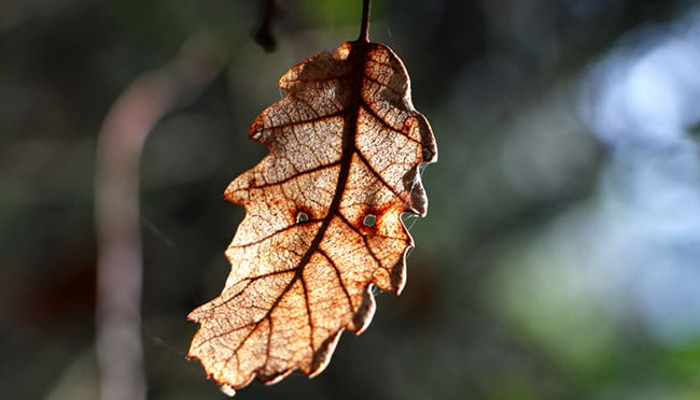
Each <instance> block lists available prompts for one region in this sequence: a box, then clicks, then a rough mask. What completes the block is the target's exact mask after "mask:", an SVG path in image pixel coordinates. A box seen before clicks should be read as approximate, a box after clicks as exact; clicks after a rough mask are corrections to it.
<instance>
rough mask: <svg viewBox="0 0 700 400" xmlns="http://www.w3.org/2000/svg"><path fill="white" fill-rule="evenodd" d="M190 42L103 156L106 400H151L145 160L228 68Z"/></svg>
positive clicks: (132, 96)
mask: <svg viewBox="0 0 700 400" xmlns="http://www.w3.org/2000/svg"><path fill="white" fill-rule="evenodd" d="M202 44H208V43H199V42H195V43H192V41H188V42H187V43H185V46H183V50H182V51H181V53H180V54H179V55H178V57H177V58H176V59H175V60H174V61H173V62H172V63H171V64H170V65H168V66H166V67H164V68H162V69H160V70H157V71H154V72H151V73H148V74H145V75H143V76H141V77H139V78H137V79H136V80H135V81H134V82H133V83H131V84H130V85H129V87H128V88H127V89H126V90H125V91H124V93H123V94H122V95H121V96H120V97H119V98H118V99H117V101H116V102H115V103H114V105H113V106H112V108H111V109H110V110H109V112H108V113H107V116H106V118H105V121H104V123H103V125H102V129H101V131H100V133H99V139H98V143H97V150H96V153H97V154H96V172H95V224H96V226H95V228H96V234H97V247H98V256H97V310H96V331H97V332H96V334H97V343H96V346H97V357H98V365H99V369H100V380H101V398H102V400H145V399H146V390H147V386H146V379H145V375H144V360H143V346H142V341H141V292H142V275H143V266H142V262H141V232H140V228H139V159H140V155H141V148H142V145H143V143H144V140H145V139H146V137H147V136H148V134H149V132H150V131H151V129H152V128H153V126H154V125H155V124H156V123H157V122H158V121H159V120H160V119H161V118H162V117H163V116H164V115H166V114H167V113H168V112H169V111H170V110H172V108H173V107H174V106H176V105H177V104H179V103H181V102H182V101H183V99H187V98H191V97H192V95H193V94H194V93H198V92H200V91H201V89H202V88H203V87H204V86H205V85H206V84H207V83H208V82H210V81H211V79H212V78H213V76H214V75H215V74H216V72H217V71H219V69H220V63H219V62H218V61H217V59H216V58H215V57H213V54H212V51H211V46H208V45H207V46H202Z"/></svg>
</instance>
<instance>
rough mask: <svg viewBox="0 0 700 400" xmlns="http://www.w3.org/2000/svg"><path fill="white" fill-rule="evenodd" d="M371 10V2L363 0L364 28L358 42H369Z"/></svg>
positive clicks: (361, 28) (361, 29) (362, 27)
mask: <svg viewBox="0 0 700 400" xmlns="http://www.w3.org/2000/svg"><path fill="white" fill-rule="evenodd" d="M369 8H370V0H362V26H361V27H360V37H358V38H357V41H358V42H369Z"/></svg>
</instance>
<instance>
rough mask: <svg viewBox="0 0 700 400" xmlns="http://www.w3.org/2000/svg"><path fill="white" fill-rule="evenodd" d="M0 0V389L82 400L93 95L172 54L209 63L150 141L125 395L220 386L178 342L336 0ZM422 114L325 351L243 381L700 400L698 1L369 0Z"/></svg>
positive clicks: (321, 391) (363, 389) (90, 312)
mask: <svg viewBox="0 0 700 400" xmlns="http://www.w3.org/2000/svg"><path fill="white" fill-rule="evenodd" d="M262 3H263V2H262V1H253V0H247V1H244V0H201V1H196V2H192V1H188V0H157V1H148V2H146V1H137V0H117V1H99V0H60V1H55V0H3V1H2V2H1V3H0V293H1V296H2V297H1V299H2V301H1V302H0V353H2V361H1V362H0V388H2V396H1V397H3V398H16V399H46V400H63V399H96V398H97V396H98V387H99V381H98V373H97V366H96V361H95V334H94V330H95V324H94V314H95V311H94V307H95V300H94V299H95V260H96V241H95V228H94V218H93V211H94V207H93V205H94V203H93V189H94V180H95V173H94V171H95V168H94V165H95V163H96V162H97V161H98V160H96V152H95V148H96V144H97V137H98V133H99V132H100V129H101V126H102V123H103V120H104V118H105V117H106V115H107V113H108V111H109V109H110V107H111V106H112V104H113V103H114V102H115V101H116V99H117V98H118V97H119V96H120V94H121V93H122V92H123V91H124V90H125V88H126V87H127V86H128V85H130V84H131V83H132V82H133V81H134V80H136V79H137V78H138V77H140V76H143V75H144V74H146V73H148V72H150V71H155V70H159V69H160V68H162V67H164V66H166V65H169V64H170V63H172V62H173V60H174V59H176V58H177V57H178V54H182V50H181V49H182V48H183V46H184V47H187V48H195V49H200V48H201V49H207V50H206V51H207V54H209V55H210V56H212V57H213V59H215V60H220V61H221V66H220V67H218V68H219V70H217V72H216V73H215V74H214V77H213V79H211V80H210V81H209V82H207V83H206V84H204V85H203V86H202V87H201V88H200V89H197V90H192V93H190V94H188V95H187V96H183V98H182V99H178V100H177V104H176V105H175V106H174V107H173V109H172V110H171V111H170V112H168V113H167V114H166V115H165V116H164V117H163V118H162V119H160V120H159V122H158V123H157V125H156V126H155V128H154V129H153V130H152V132H151V133H150V135H149V136H148V138H147V141H146V143H145V145H144V148H143V154H142V158H141V160H142V170H141V181H140V191H141V195H140V200H141V216H140V220H141V230H142V233H143V241H144V242H143V259H144V268H145V271H144V273H145V276H144V291H143V296H144V298H143V322H144V326H143V342H144V346H145V351H146V353H145V356H146V372H147V382H148V397H149V399H158V400H160V399H162V400H165V399H173V400H176V399H178V400H179V399H183V400H184V399H194V398H197V399H222V398H224V395H223V394H221V392H220V391H219V390H218V388H217V387H216V386H215V385H214V384H213V383H212V382H211V381H207V380H206V379H205V376H204V373H203V370H202V369H201V367H200V365H199V364H198V363H197V362H196V361H188V360H186V359H185V354H186V351H187V347H188V342H189V340H190V338H191V336H192V334H193V333H194V332H195V330H196V326H195V325H194V324H193V323H190V322H187V321H186V320H185V316H186V314H187V313H188V312H189V311H190V310H191V309H193V308H194V307H195V306H197V305H199V304H201V303H203V302H205V301H207V300H209V299H210V298H212V297H214V296H216V295H217V294H218V293H219V291H220V290H221V288H222V286H223V283H224V280H225V277H226V275H227V274H228V270H229V265H228V263H227V261H226V259H225V258H224V256H223V250H224V249H225V247H226V246H227V244H228V242H229V241H230V239H231V237H232V236H233V233H234V231H235V228H236V225H237V223H238V221H240V219H241V218H242V209H241V208H240V207H238V206H235V205H232V204H230V203H227V202H226V201H224V200H223V198H222V192H223V189H224V188H225V187H226V185H227V184H228V182H229V181H230V180H231V179H233V177H235V176H236V175H238V174H240V173H241V172H243V171H244V170H246V169H248V168H250V167H251V166H253V165H254V164H255V163H256V162H257V161H258V160H259V159H260V158H261V157H262V156H264V154H265V151H266V150H265V149H264V148H263V147H262V146H259V145H257V144H255V143H253V142H251V141H249V140H248V138H247V130H248V127H249V125H250V123H251V122H252V121H253V119H254V118H255V116H256V115H257V114H258V113H259V112H260V111H261V110H262V109H263V108H264V107H266V106H267V105H269V104H270V103H272V102H274V101H276V100H278V99H279V98H280V95H281V93H280V91H279V89H278V88H277V86H276V82H277V79H278V78H279V76H280V75H282V74H283V73H284V72H285V71H286V70H287V69H288V68H289V67H291V66H292V65H294V64H295V63H297V62H299V61H301V60H303V59H304V58H306V57H308V56H309V55H311V54H312V53H314V52H316V51H319V50H322V49H331V48H334V47H337V46H338V45H339V44H341V43H342V42H343V41H346V40H352V39H354V38H356V36H357V33H358V31H359V15H360V6H361V4H360V3H361V2H360V1H359V0H279V1H278V6H279V10H280V13H279V15H278V18H277V19H275V20H274V21H273V24H272V27H273V29H272V33H273V35H274V38H275V40H276V45H277V46H276V50H275V51H274V52H272V53H267V52H265V51H264V50H263V48H262V47H261V46H260V45H258V44H256V43H255V41H254V40H253V37H252V36H253V35H252V33H253V32H255V31H256V29H257V27H258V26H259V25H260V21H261V15H262V14H261V13H262V12H263V9H264V5H263V4H262ZM373 3H374V5H373V10H372V27H371V36H372V39H373V40H374V41H377V42H382V43H386V44H388V45H390V46H392V47H393V49H394V50H395V51H396V52H397V53H398V54H399V55H400V56H401V57H402V58H403V60H404V62H405V64H406V66H407V68H408V71H409V73H410V75H411V78H412V87H413V99H414V103H415V105H416V108H418V109H419V110H420V111H422V112H423V113H424V114H425V115H426V116H427V117H428V118H429V120H430V121H431V123H432V125H433V128H434V131H435V135H436V137H437V140H438V146H439V151H440V153H439V162H438V163H437V164H435V165H432V166H430V167H429V168H427V169H426V170H425V173H424V182H425V186H426V189H427V192H428V194H429V197H430V201H431V204H430V210H429V215H428V217H427V218H426V219H422V220H414V219H409V220H407V224H408V225H409V226H410V227H411V233H412V235H413V236H414V238H415V241H416V243H417V248H416V249H414V250H413V251H412V252H411V254H410V256H409V259H408V268H409V277H408V284H407V286H406V290H405V292H404V293H403V294H402V296H400V297H398V298H396V297H394V296H393V295H390V294H384V293H379V294H378V296H377V297H378V311H377V314H376V316H375V318H374V322H373V323H372V325H371V326H370V328H369V329H368V330H367V331H366V332H365V333H364V334H363V335H361V336H360V337H355V336H353V335H352V334H347V333H346V334H344V335H343V337H342V339H341V341H340V344H339V346H338V348H337V350H336V354H335V355H334V357H333V360H332V361H331V364H330V366H329V367H328V369H327V370H326V371H325V372H324V373H323V374H322V375H320V376H319V377H317V378H314V379H313V380H311V381H309V380H308V379H307V378H306V377H304V376H303V375H301V374H300V373H298V372H297V373H294V374H292V375H291V376H290V377H288V378H287V379H285V380H284V381H283V382H281V383H279V384H277V385H275V386H271V387H264V386H262V385H260V384H257V383H253V384H251V385H250V386H249V387H248V388H246V389H244V390H242V391H241V393H239V394H238V395H237V396H240V397H241V398H247V399H288V398H305V399H309V400H311V399H360V398H362V399H402V400H403V399H421V400H422V399H425V400H428V399H488V400H496V399H597V400H613V399H614V400H622V399H634V400H640V399H643V400H645V399H650V400H651V399H654V400H656V399H658V400H692V399H700V152H699V151H698V150H699V149H698V144H699V143H698V140H699V135H700V3H699V2H698V1H683V0H678V1H672V0H667V1H662V0H638V1H634V0H529V1H518V0H498V1H494V0H459V1H458V0H431V1H409V0H375V1H374V2H373Z"/></svg>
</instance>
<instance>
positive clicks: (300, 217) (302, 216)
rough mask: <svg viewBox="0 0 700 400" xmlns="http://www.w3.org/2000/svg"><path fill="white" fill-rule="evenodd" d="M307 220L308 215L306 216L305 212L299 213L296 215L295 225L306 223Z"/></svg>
mask: <svg viewBox="0 0 700 400" xmlns="http://www.w3.org/2000/svg"><path fill="white" fill-rule="evenodd" d="M308 220H309V214H307V213H305V212H301V211H300V212H299V213H298V214H297V224H300V223H302V222H306V221H308Z"/></svg>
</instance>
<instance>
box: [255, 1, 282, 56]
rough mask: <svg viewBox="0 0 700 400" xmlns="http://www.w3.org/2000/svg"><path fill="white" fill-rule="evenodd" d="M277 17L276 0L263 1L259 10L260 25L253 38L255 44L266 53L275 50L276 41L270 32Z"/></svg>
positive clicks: (278, 12)
mask: <svg viewBox="0 0 700 400" xmlns="http://www.w3.org/2000/svg"><path fill="white" fill-rule="evenodd" d="M279 17H280V10H279V8H278V6H277V2H276V0H265V3H264V4H263V5H262V6H261V8H260V23H259V25H258V29H257V30H256V31H255V34H254V35H253V37H254V38H255V42H256V43H257V44H259V45H260V46H262V48H263V49H265V51H267V52H273V51H275V48H277V40H276V39H275V34H274V33H272V31H273V29H274V25H275V22H276V21H277V20H278V18H279Z"/></svg>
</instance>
